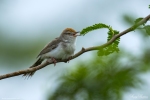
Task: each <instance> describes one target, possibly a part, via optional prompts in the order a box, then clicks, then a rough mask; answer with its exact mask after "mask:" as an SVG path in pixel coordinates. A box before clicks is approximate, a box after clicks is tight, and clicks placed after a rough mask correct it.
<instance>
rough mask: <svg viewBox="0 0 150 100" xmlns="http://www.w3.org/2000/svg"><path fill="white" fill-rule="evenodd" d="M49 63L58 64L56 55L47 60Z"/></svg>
mask: <svg viewBox="0 0 150 100" xmlns="http://www.w3.org/2000/svg"><path fill="white" fill-rule="evenodd" d="M47 61H48V62H49V63H51V62H53V63H54V66H56V63H57V61H56V59H55V58H54V57H50V59H48V60H47Z"/></svg>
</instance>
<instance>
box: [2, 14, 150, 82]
mask: <svg viewBox="0 0 150 100" xmlns="http://www.w3.org/2000/svg"><path fill="white" fill-rule="evenodd" d="M149 19H150V15H148V16H146V17H145V18H143V19H142V20H141V21H140V22H138V23H137V24H135V25H133V26H131V27H130V28H128V29H126V30H124V31H123V32H121V33H119V34H117V35H115V36H114V37H113V38H112V39H111V40H109V41H108V42H107V43H105V44H103V45H101V46H95V47H90V48H86V49H85V48H82V50H81V51H79V52H78V53H76V54H75V55H74V56H72V58H71V59H70V60H72V59H75V58H77V57H78V56H80V55H82V54H83V53H85V52H88V51H93V50H99V49H101V48H104V47H107V46H109V45H110V44H112V43H113V42H114V41H115V40H116V39H117V38H119V37H121V36H122V35H125V34H127V33H129V32H131V31H133V30H135V29H136V28H137V27H138V26H140V25H142V24H144V23H146V22H147V21H148V20H149ZM66 61H67V59H66V60H57V63H58V62H66ZM49 64H52V63H49V62H47V61H46V62H44V63H43V64H41V65H39V66H37V67H33V68H28V69H25V70H20V71H16V72H12V73H8V74H5V75H0V80H2V79H6V78H9V77H13V76H18V75H22V74H25V73H27V72H32V71H37V70H39V69H41V68H44V67H45V66H47V65H49Z"/></svg>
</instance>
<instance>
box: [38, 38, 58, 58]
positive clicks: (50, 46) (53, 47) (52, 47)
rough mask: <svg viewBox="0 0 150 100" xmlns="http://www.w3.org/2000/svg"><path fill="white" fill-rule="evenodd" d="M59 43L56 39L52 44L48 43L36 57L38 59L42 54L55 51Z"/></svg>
mask: <svg viewBox="0 0 150 100" xmlns="http://www.w3.org/2000/svg"><path fill="white" fill-rule="evenodd" d="M60 42H61V41H60V40H59V39H58V38H56V39H55V40H53V41H52V42H50V43H49V44H47V45H46V46H45V47H44V49H43V50H42V51H41V52H40V53H39V55H38V56H37V57H39V56H40V55H42V54H45V53H48V52H50V51H51V50H53V49H55V48H56V47H57V46H58V44H59V43H60Z"/></svg>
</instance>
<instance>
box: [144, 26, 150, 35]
mask: <svg viewBox="0 0 150 100" xmlns="http://www.w3.org/2000/svg"><path fill="white" fill-rule="evenodd" d="M144 29H145V31H146V33H147V34H148V35H150V25H147V26H145V27H144Z"/></svg>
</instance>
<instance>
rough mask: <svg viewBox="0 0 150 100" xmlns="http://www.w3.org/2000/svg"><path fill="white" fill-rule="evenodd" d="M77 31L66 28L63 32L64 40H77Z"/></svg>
mask: <svg viewBox="0 0 150 100" xmlns="http://www.w3.org/2000/svg"><path fill="white" fill-rule="evenodd" d="M77 33H79V32H77V31H75V30H74V29H72V28H66V29H65V30H63V32H62V33H61V37H62V38H64V39H65V40H73V39H75V38H76V37H77V36H79V35H77Z"/></svg>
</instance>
